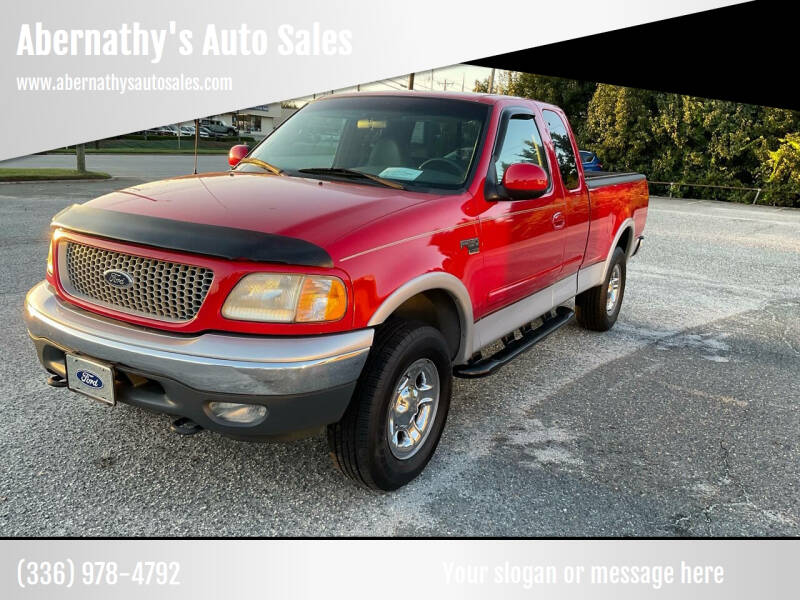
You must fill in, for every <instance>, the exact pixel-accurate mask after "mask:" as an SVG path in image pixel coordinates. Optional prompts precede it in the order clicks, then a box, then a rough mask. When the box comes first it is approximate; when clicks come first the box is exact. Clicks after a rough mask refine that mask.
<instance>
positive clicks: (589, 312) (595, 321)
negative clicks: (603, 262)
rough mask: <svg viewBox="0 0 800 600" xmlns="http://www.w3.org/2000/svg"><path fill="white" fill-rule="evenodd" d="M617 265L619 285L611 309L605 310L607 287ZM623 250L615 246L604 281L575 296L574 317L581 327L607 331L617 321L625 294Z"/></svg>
mask: <svg viewBox="0 0 800 600" xmlns="http://www.w3.org/2000/svg"><path fill="white" fill-rule="evenodd" d="M617 266H619V276H620V285H619V292H618V293H617V298H616V302H615V304H614V308H613V310H611V311H610V312H609V311H608V310H607V302H608V287H609V282H610V281H611V277H612V275H613V274H614V270H615V267H617ZM625 267H626V256H625V251H624V250H623V249H622V248H620V247H619V246H617V247H616V248H615V249H614V254H613V255H612V256H611V262H610V263H609V265H608V273H606V278H605V281H603V283H602V284H601V285H598V286H596V287H593V288H589V289H588V290H586V291H585V292H581V293H580V294H578V295H577V297H576V298H575V318H576V319H577V320H578V323H580V324H581V325H582V326H583V327H585V328H586V329H590V330H592V331H608V330H609V329H611V328H612V327H613V326H614V323H616V322H617V317H618V316H619V310H620V308H621V307H622V299H623V297H624V296H625V279H626V268H625Z"/></svg>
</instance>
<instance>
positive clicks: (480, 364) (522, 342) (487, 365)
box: [453, 306, 575, 379]
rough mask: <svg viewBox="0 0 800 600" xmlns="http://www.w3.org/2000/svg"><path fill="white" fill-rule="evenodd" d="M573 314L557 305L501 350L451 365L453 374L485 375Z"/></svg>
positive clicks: (563, 323)
mask: <svg viewBox="0 0 800 600" xmlns="http://www.w3.org/2000/svg"><path fill="white" fill-rule="evenodd" d="M574 316H575V312H574V311H573V310H572V309H570V308H567V307H566V306H559V307H558V308H556V310H555V316H551V317H547V316H545V317H543V320H544V322H543V323H542V324H541V325H540V326H539V327H537V328H536V329H530V327H528V328H527V329H526V328H523V329H522V332H523V333H522V337H521V338H519V339H515V340H511V341H508V342H507V343H505V346H504V347H503V349H502V350H499V351H497V352H496V353H495V354H493V355H492V356H487V357H486V358H479V359H478V360H475V361H472V362H469V363H467V364H466V365H457V366H455V367H453V375H455V376H456V377H461V378H464V379H476V378H478V377H487V376H488V375H491V374H492V373H494V372H495V371H497V370H499V369H500V368H502V367H504V366H505V365H507V364H508V363H510V362H511V361H512V360H514V359H515V358H517V357H518V356H520V355H521V354H522V353H523V352H526V351H528V350H530V349H531V348H533V347H534V346H535V345H536V344H538V343H539V342H541V341H542V340H543V339H544V338H546V337H547V336H548V335H550V334H551V333H553V332H554V331H556V330H557V329H560V328H561V327H563V326H564V325H566V324H567V323H569V322H570V321H571V320H572V317H574ZM506 339H507V338H504V340H503V341H504V342H506Z"/></svg>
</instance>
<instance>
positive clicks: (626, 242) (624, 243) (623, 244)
mask: <svg viewBox="0 0 800 600" xmlns="http://www.w3.org/2000/svg"><path fill="white" fill-rule="evenodd" d="M632 238H633V229H631V228H630V227H628V228H627V229H625V231H624V232H623V233H622V235H621V236H619V241H618V242H617V246H618V247H619V248H622V250H623V252H625V256H627V255H628V250H630V247H631V245H630V244H631V239H632Z"/></svg>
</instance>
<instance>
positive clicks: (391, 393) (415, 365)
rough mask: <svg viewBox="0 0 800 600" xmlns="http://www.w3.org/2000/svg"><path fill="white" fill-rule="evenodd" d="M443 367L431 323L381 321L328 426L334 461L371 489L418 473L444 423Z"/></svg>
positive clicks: (446, 384) (447, 369) (447, 373)
mask: <svg viewBox="0 0 800 600" xmlns="http://www.w3.org/2000/svg"><path fill="white" fill-rule="evenodd" d="M451 369H452V367H451V364H450V355H449V351H448V348H447V343H446V342H445V339H444V337H443V336H442V334H441V333H439V331H438V330H437V329H435V328H433V327H430V326H428V325H424V324H422V323H413V322H407V321H394V322H387V323H386V324H384V325H383V327H382V328H381V329H380V330H379V331H378V332H377V334H376V340H375V345H374V346H373V348H372V350H371V351H370V356H369V358H368V359H367V364H366V365H365V366H364V372H363V373H362V375H361V379H359V382H358V385H357V386H356V391H355V393H354V395H353V399H352V400H351V401H350V406H349V407H348V409H347V411H346V412H345V414H344V417H342V420H341V421H339V422H338V423H335V424H333V425H329V426H328V445H329V447H330V451H331V457H332V459H333V462H334V465H335V466H336V467H337V468H338V469H339V470H340V471H341V472H342V473H344V474H345V475H347V476H348V477H350V478H351V479H354V480H355V481H356V482H358V483H359V484H361V485H364V486H366V487H369V488H373V489H378V490H394V489H397V488H399V487H401V486H403V485H405V484H406V483H408V482H409V481H411V480H412V479H414V478H415V477H416V476H417V475H419V474H420V473H421V472H422V470H423V469H424V468H425V466H426V465H427V464H428V461H429V460H430V458H431V456H432V455H433V452H434V450H435V449H436V446H437V444H438V443H439V438H440V437H441V434H442V429H443V428H444V423H445V420H446V418H447V411H448V409H449V408H450V394H451V390H452V374H451Z"/></svg>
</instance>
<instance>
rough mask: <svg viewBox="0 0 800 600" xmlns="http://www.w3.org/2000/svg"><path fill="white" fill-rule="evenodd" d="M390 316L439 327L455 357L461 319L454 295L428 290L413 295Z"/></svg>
mask: <svg viewBox="0 0 800 600" xmlns="http://www.w3.org/2000/svg"><path fill="white" fill-rule="evenodd" d="M390 318H399V319H405V320H408V321H421V322H423V323H425V324H427V325H430V326H431V327H435V328H436V329H438V330H439V331H440V332H441V334H442V335H443V336H444V339H445V341H446V342H447V347H448V348H449V349H450V357H451V358H455V356H456V354H457V353H458V349H459V346H460V345H461V321H460V319H459V312H458V307H457V306H456V303H455V301H454V300H453V298H452V296H450V294H448V293H447V292H445V291H444V290H427V291H424V292H420V293H419V294H417V295H416V296H412V297H411V298H409V299H408V300H406V301H405V302H403V303H402V304H401V305H400V306H398V307H397V308H396V309H395V311H394V312H393V313H392V314H391V315H390Z"/></svg>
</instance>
